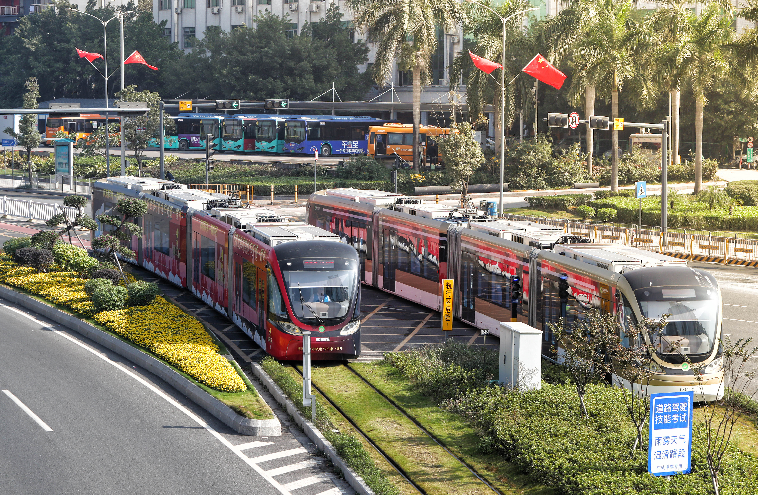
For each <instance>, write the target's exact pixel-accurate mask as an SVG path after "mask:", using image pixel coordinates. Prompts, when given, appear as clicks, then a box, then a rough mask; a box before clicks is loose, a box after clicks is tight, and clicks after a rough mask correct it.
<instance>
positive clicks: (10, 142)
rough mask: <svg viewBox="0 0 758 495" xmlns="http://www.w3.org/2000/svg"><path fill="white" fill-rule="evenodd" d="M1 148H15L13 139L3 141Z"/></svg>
mask: <svg viewBox="0 0 758 495" xmlns="http://www.w3.org/2000/svg"><path fill="white" fill-rule="evenodd" d="M3 146H16V140H15V139H3Z"/></svg>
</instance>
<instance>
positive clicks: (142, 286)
mask: <svg viewBox="0 0 758 495" xmlns="http://www.w3.org/2000/svg"><path fill="white" fill-rule="evenodd" d="M126 290H127V292H128V294H129V306H147V305H148V304H150V303H151V302H153V299H155V297H156V296H158V295H160V293H161V290H160V288H159V287H158V284H156V283H155V282H145V281H144V280H138V281H136V282H132V283H131V284H129V285H127V286H126Z"/></svg>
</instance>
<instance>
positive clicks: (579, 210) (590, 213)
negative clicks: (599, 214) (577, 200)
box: [575, 205, 595, 220]
mask: <svg viewBox="0 0 758 495" xmlns="http://www.w3.org/2000/svg"><path fill="white" fill-rule="evenodd" d="M575 211H576V214H577V215H579V216H580V217H581V218H582V220H586V219H588V218H594V217H595V209H594V208H593V207H591V206H587V205H580V206H577V207H576V210H575Z"/></svg>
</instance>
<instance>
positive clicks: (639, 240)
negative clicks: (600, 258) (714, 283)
mask: <svg viewBox="0 0 758 495" xmlns="http://www.w3.org/2000/svg"><path fill="white" fill-rule="evenodd" d="M506 218H508V219H509V220H522V221H530V222H535V223H539V224H544V225H552V226H558V227H562V228H563V229H564V230H565V231H566V232H567V233H571V234H576V235H581V236H584V237H588V238H589V239H590V240H592V242H604V243H609V242H612V243H620V244H624V245H627V246H634V247H637V248H640V249H647V250H649V251H657V252H666V253H676V254H680V255H682V256H687V257H690V258H696V257H714V258H720V259H722V260H728V259H734V260H744V261H758V240H755V239H742V238H740V237H737V236H736V235H735V236H734V237H722V236H710V235H704V234H687V233H682V232H668V233H667V234H666V236H665V237H664V236H662V235H661V231H660V229H642V230H640V231H637V229H628V228H621V227H616V226H612V225H593V224H587V223H582V222H576V221H572V220H555V219H549V218H538V217H530V216H524V215H506Z"/></svg>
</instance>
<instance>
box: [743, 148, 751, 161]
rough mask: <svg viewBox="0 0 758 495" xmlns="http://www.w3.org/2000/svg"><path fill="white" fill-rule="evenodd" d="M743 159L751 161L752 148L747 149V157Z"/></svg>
mask: <svg viewBox="0 0 758 495" xmlns="http://www.w3.org/2000/svg"><path fill="white" fill-rule="evenodd" d="M745 161H746V162H748V163H753V148H748V149H747V157H746V158H745Z"/></svg>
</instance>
